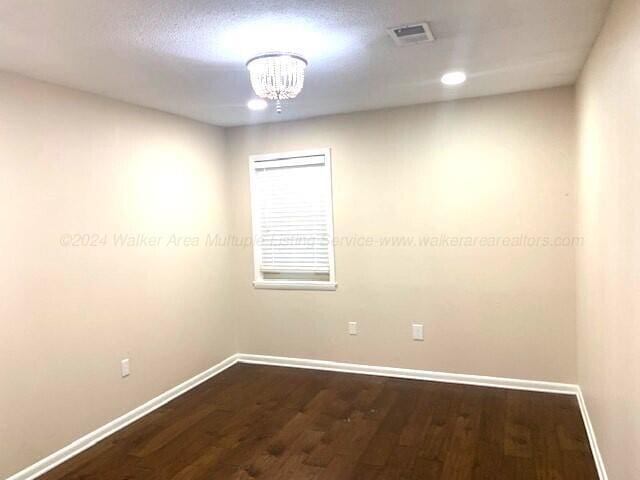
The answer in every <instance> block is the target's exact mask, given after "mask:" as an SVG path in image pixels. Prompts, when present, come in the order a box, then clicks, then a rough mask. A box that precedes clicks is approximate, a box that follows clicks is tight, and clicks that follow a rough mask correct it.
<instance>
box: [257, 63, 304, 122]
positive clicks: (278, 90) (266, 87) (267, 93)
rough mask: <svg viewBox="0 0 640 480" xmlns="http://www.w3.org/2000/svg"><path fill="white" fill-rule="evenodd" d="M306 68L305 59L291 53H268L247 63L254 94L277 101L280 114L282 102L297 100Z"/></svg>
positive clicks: (277, 110) (277, 109)
mask: <svg viewBox="0 0 640 480" xmlns="http://www.w3.org/2000/svg"><path fill="white" fill-rule="evenodd" d="M306 66H307V61H306V60H305V59H304V58H302V57H301V56H299V55H294V54H291V53H266V54H264V55H259V56H257V57H254V58H252V59H251V60H249V61H248V62H247V68H248V69H249V76H250V78H251V86H252V87H253V90H254V92H256V95H258V96H259V97H262V98H268V99H269V100H275V101H276V112H278V113H282V105H281V103H280V102H281V100H289V99H291V98H295V97H296V96H297V95H298V94H299V93H300V92H301V91H302V86H303V84H304V69H305V68H306Z"/></svg>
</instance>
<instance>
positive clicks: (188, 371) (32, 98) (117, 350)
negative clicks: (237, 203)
mask: <svg viewBox="0 0 640 480" xmlns="http://www.w3.org/2000/svg"><path fill="white" fill-rule="evenodd" d="M225 175H226V163H225V160H224V131H222V130H221V129H219V128H215V127H211V126H206V125H203V124H199V123H196V122H192V121H187V120H183V119H180V118H178V117H175V116H171V115H166V114H162V113H159V112H155V111H151V110H146V109H142V108H137V107H133V106H127V105H125V104H121V103H117V102H113V101H110V100H106V99H102V98H100V97H96V96H91V95H85V94H81V93H78V92H75V91H72V90H68V89H64V88H58V87H53V86H49V85H46V84H42V83H38V82H34V81H31V80H26V79H24V78H21V77H17V76H12V75H4V74H2V75H0V225H2V230H1V231H2V235H0V258H1V259H2V268H0V292H1V294H0V322H1V323H2V325H1V329H0V345H1V346H0V365H1V368H0V478H5V477H6V476H8V475H9V474H12V473H15V472H16V471H18V470H20V469H22V468H24V467H26V466H28V465H30V464H32V463H34V462H35V461H37V460H40V459H41V458H42V457H44V456H46V455H48V454H50V453H52V452H53V451H55V450H57V449H59V448H61V447H63V446H65V445H66V444H68V443H69V442H71V441H72V440H75V439H77V438H79V437H80V436H82V435H84V434H86V433H88V432H90V431H92V430H94V429H95V428H97V427H99V426H101V425H103V424H105V423H107V422H108V421H110V420H112V419H114V418H116V417H117V416H119V415H121V414H123V413H125V412H127V411H129V410H131V409H132V408H134V407H137V406H139V405H140V404H142V403H144V402H145V401H147V400H149V399H150V398H152V397H154V396H156V395H158V394H159V393H161V392H163V391H165V390H167V389H169V388H171V387H174V386H175V385H177V384H179V383H181V382H182V381H184V380H186V379H187V378H190V377H192V376H193V375H195V374H197V373H199V372H201V371H203V370H205V369H207V368H209V367H211V366H212V365H214V364H215V363H217V362H219V361H220V360H222V359H224V358H226V357H227V356H228V355H230V354H232V353H234V352H235V351H236V345H235V339H234V330H233V325H232V324H231V323H230V322H228V320H227V318H226V307H225V305H227V303H225V302H223V299H225V298H226V297H227V296H228V292H227V291H226V285H227V282H225V279H226V272H227V271H228V270H229V266H228V264H227V263H226V260H225V259H226V255H225V254H224V252H223V251H222V250H221V249H212V248H165V247H158V248H153V247H147V248H144V247H142V248H125V247H114V246H113V245H112V238H111V235H113V234H114V233H132V234H135V233H148V234H158V235H165V239H166V238H167V237H166V236H167V235H170V234H171V233H176V234H187V235H189V234H191V235H200V234H203V233H205V232H224V231H225V228H226V216H227V206H226V202H225V199H226V191H225V189H226V181H225ZM65 233H90V234H91V233H99V234H106V235H108V237H109V238H108V243H109V245H108V246H99V247H86V248H82V247H66V248H65V247H62V246H61V245H60V238H61V235H63V234H65ZM125 357H129V358H130V359H131V362H132V369H133V373H132V375H131V376H130V377H129V378H127V379H122V378H120V370H119V369H120V359H122V358H125Z"/></svg>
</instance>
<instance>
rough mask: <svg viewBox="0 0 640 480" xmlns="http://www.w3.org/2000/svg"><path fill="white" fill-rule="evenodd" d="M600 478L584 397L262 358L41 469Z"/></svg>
mask: <svg viewBox="0 0 640 480" xmlns="http://www.w3.org/2000/svg"><path fill="white" fill-rule="evenodd" d="M597 478H598V476H597V473H596V469H595V465H594V462H593V458H592V456H591V452H590V449H589V443H588V440H587V436H586V433H585V429H584V426H583V423H582V419H581V417H580V412H579V409H578V405H577V402H576V399H575V398H574V397H573V396H568V395H553V394H545V393H532V392H521V391H515V390H502V389H495V388H485V387H473V386H463V385H453V384H445V383H433V382H423V381H414V380H400V379H392V378H382V377H370V376H363V375H352V374H343V373H331V372H321V371H312V370H300V369H288V368H280V367H265V366H252V365H235V366H233V367H231V368H230V369H228V370H226V371H225V372H223V373H221V374H220V375H218V376H217V377H215V378H213V379H212V380H210V381H208V382H206V383H204V384H202V385H200V386H199V387H198V388H196V389H194V390H192V391H191V392H189V393H187V394H185V395H183V396H182V397H180V398H178V399H176V400H174V401H172V402H171V403H169V404H167V405H165V406H164V407H162V408H161V409H159V410H156V411H155V412H153V413H151V414H150V415H148V416H146V417H144V418H143V419H141V420H139V421H137V422H136V423H134V424H132V425H130V426H129V427H127V428H126V429H124V430H122V431H120V432H118V433H116V434H115V435H113V436H111V437H109V438H107V439H105V440H104V441H102V442H100V443H99V444H97V445H96V446H94V447H93V448H91V449H89V450H87V451H85V452H84V453H82V454H80V455H79V456H77V457H75V458H73V459H71V460H70V461H68V462H67V463H65V464H63V465H61V466H59V467H58V468H56V469H54V470H52V471H51V472H49V473H47V474H45V475H44V476H42V477H41V479H42V480H71V479H83V480H94V479H96V480H97V479H100V480H129V479H140V480H151V479H153V480H162V479H177V480H200V479H202V480H218V479H224V480H229V479H231V480H249V479H269V480H347V479H349V480H372V479H378V480H383V479H384V480H411V479H415V480H417V479H420V480H431V479H433V480H435V479H443V480H453V479H460V480H462V479H473V480H476V479H491V480H528V479H532V480H567V479H580V480H583V479H585V480H592V479H594V480H595V479H597Z"/></svg>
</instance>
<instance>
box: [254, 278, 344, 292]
mask: <svg viewBox="0 0 640 480" xmlns="http://www.w3.org/2000/svg"><path fill="white" fill-rule="evenodd" d="M253 286H254V288H259V289H263V290H327V291H334V290H336V289H337V288H338V284H337V283H332V282H292V281H281V280H276V281H268V280H256V281H254V282H253Z"/></svg>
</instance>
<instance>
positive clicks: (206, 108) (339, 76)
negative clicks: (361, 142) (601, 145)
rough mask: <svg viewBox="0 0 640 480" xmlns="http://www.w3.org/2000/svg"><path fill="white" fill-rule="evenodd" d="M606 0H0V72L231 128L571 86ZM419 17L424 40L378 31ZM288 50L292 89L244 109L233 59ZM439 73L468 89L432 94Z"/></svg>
mask: <svg viewBox="0 0 640 480" xmlns="http://www.w3.org/2000/svg"><path fill="white" fill-rule="evenodd" d="M608 4H609V0H288V1H277V0H55V1H51V0H29V1H27V0H0V69H1V70H7V71H14V72H18V73H21V74H24V75H28V76H30V77H34V78H38V79H42V80H46V81H49V82H52V83H57V84H61V85H66V86H70V87H75V88H78V89H81V90H85V91H89V92H95V93H98V94H102V95H106V96H109V97H112V98H116V99H119V100H124V101H127V102H131V103H135V104H139V105H144V106H148V107H152V108H156V109H159V110H163V111H167V112H172V113H176V114H179V115H183V116H186V117H190V118H194V119H197V120H202V121H204V122H208V123H212V124H215V125H223V126H231V125H245V124H252V123H263V122H269V121H275V120H283V119H296V118H305V117H311V116H317V115H325V114H331V113H342V112H352V111H359V110H369V109H375V108H382V107H390V106H398V105H409V104H416V103H425V102H432V101H438V100H445V99H451V98H460V97H472V96H481V95H492V94H498V93H505V92H514V91H522V90H530V89H537V88H545V87H551V86H558V85H568V84H572V83H574V82H575V80H576V78H577V76H578V74H579V72H580V70H581V68H582V65H583V64H584V61H585V59H586V57H587V54H588V52H589V49H590V47H591V45H592V44H593V42H594V40H595V37H596V35H597V33H598V31H599V28H600V25H601V23H602V21H603V17H604V15H605V12H606V9H607V7H608ZM421 21H428V22H429V23H430V25H431V27H432V30H433V32H434V34H435V36H436V38H437V40H436V42H435V43H432V44H420V45H414V46H407V47H398V46H396V45H395V44H394V43H393V42H392V40H391V39H390V38H389V37H388V36H387V34H386V29H387V28H388V27H393V26H398V25H403V24H407V23H414V22H421ZM272 50H287V51H292V52H296V53H300V54H302V55H304V56H305V57H306V58H307V59H308V60H309V67H308V69H307V77H306V81H305V88H304V90H303V92H302V93H301V94H300V96H299V97H298V98H296V99H295V100H293V101H290V102H287V103H286V104H285V110H284V113H283V114H281V115H279V116H278V115H277V114H276V113H274V111H273V109H272V108H269V109H268V110H267V111H263V112H250V111H249V110H248V109H247V107H246V102H247V100H249V99H250V98H252V91H251V87H250V85H249V80H248V74H247V71H246V68H245V62H246V61H247V60H248V59H249V58H250V57H251V56H253V55H255V54H258V53H262V52H265V51H272ZM450 69H464V70H466V71H467V73H468V75H469V80H468V82H467V83H466V84H465V85H463V86H460V87H444V86H443V85H441V84H440V82H439V79H440V76H441V75H442V73H444V72H445V71H447V70H450Z"/></svg>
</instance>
